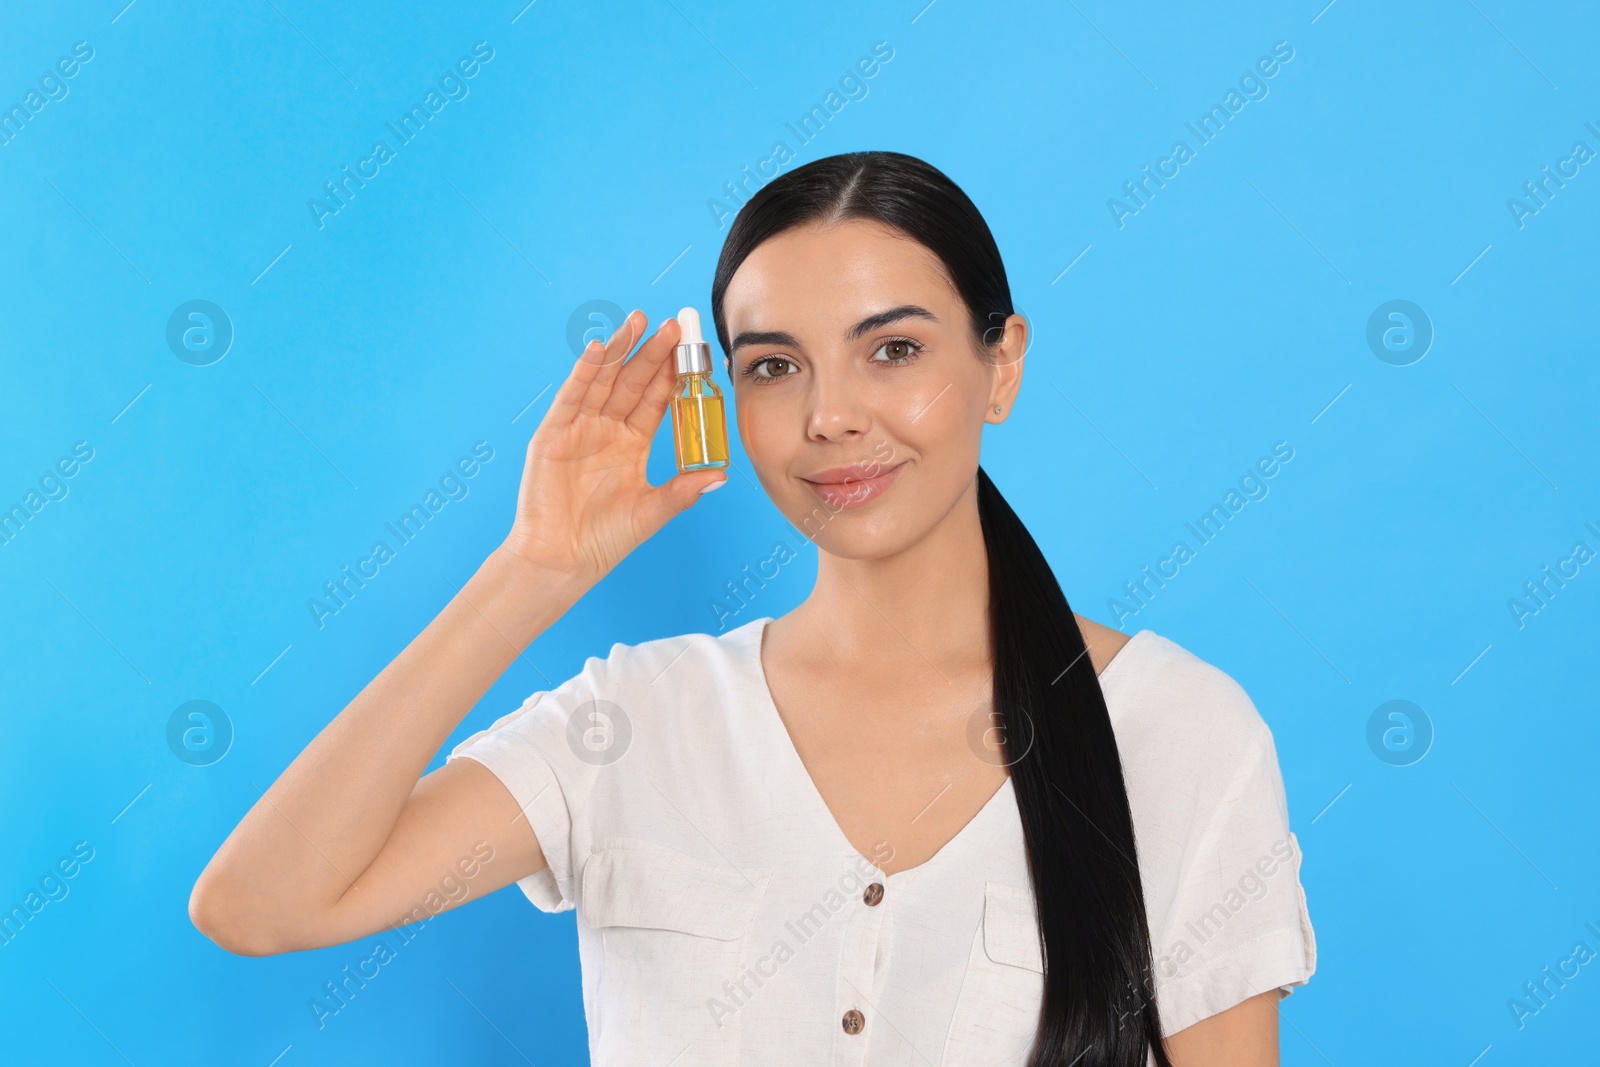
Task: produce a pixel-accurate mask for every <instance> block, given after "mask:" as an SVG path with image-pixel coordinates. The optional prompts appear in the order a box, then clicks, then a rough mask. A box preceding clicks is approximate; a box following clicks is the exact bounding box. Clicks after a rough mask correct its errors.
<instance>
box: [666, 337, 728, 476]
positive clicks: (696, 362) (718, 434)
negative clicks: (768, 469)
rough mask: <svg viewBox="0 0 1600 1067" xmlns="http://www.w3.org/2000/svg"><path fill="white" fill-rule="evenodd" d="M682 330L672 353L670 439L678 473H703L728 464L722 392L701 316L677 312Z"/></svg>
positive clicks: (726, 425)
mask: <svg viewBox="0 0 1600 1067" xmlns="http://www.w3.org/2000/svg"><path fill="white" fill-rule="evenodd" d="M678 326H679V328H680V330H681V331H682V334H681V336H680V337H679V339H678V347H677V349H676V350H675V352H676V359H677V370H678V384H677V387H676V389H675V390H674V392H673V396H672V438H673V440H674V442H676V444H677V449H678V470H679V471H680V472H683V473H685V474H687V473H688V472H689V471H699V470H706V469H708V468H713V467H726V466H727V465H728V420H727V417H726V416H725V415H724V414H723V408H722V390H721V389H719V388H717V383H716V382H714V381H712V380H711V346H710V345H708V344H706V341H705V337H704V335H703V334H701V332H700V313H699V312H698V311H696V310H695V309H694V308H684V309H683V310H682V311H680V312H678Z"/></svg>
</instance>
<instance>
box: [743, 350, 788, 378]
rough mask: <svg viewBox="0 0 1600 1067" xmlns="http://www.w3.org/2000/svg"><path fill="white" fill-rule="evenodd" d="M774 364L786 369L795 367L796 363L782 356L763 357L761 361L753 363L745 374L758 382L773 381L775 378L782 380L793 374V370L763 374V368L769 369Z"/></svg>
mask: <svg viewBox="0 0 1600 1067" xmlns="http://www.w3.org/2000/svg"><path fill="white" fill-rule="evenodd" d="M774 363H776V364H778V365H779V366H781V367H785V368H788V367H793V366H794V362H793V361H792V360H788V359H785V358H783V357H782V356H763V357H762V358H761V359H758V360H756V361H755V362H753V363H751V364H750V366H749V367H748V368H747V369H746V370H745V374H746V375H747V376H749V377H751V378H754V379H756V380H757V381H771V380H773V379H774V378H782V377H785V376H786V375H789V374H792V373H793V371H791V370H782V371H780V372H778V373H776V374H773V373H762V368H763V367H768V366H769V365H770V364H774Z"/></svg>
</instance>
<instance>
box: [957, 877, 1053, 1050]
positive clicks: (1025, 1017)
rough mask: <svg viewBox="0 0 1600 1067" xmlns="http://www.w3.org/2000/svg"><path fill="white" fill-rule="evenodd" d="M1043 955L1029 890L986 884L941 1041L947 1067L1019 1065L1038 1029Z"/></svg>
mask: <svg viewBox="0 0 1600 1067" xmlns="http://www.w3.org/2000/svg"><path fill="white" fill-rule="evenodd" d="M1043 994H1044V955H1043V952H1042V950H1041V948H1040V945H1039V927H1038V919H1037V913H1036V912H1035V910H1034V902H1033V890H1032V889H1031V888H1028V887H1024V886H1013V885H1007V884H1006V883H1004V882H985V883H984V890H983V919H982V921H981V922H980V923H979V924H978V930H977V933H975V934H974V935H973V938H972V949H971V952H970V953H969V954H968V957H967V973H966V977H965V978H963V979H962V982H961V992H960V994H959V995H958V997H957V999H956V1010H955V1015H954V1016H953V1017H952V1018H951V1020H950V1033H949V1034H948V1036H947V1038H946V1041H945V1052H944V1061H943V1062H944V1064H945V1065H946V1067H981V1065H988V1064H995V1065H999V1064H1018V1063H1023V1062H1025V1061H1026V1060H1027V1058H1028V1052H1029V1051H1030V1050H1031V1049H1032V1048H1033V1042H1034V1035H1035V1033H1036V1031H1037V1030H1038V1027H1039V1005H1040V1002H1041V999H1042V997H1043Z"/></svg>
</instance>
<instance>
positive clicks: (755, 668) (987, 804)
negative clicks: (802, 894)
mask: <svg viewBox="0 0 1600 1067" xmlns="http://www.w3.org/2000/svg"><path fill="white" fill-rule="evenodd" d="M772 622H773V619H772V617H771V616H766V617H763V618H760V619H755V620H752V621H751V622H750V623H749V624H748V625H749V630H750V634H749V639H748V640H747V642H746V651H747V656H748V659H747V660H746V664H747V666H748V667H749V670H750V675H751V677H752V679H753V680H754V686H753V688H754V689H755V691H756V693H757V694H758V695H759V696H760V697H761V702H762V704H763V707H762V709H761V711H762V714H764V715H765V716H766V717H767V718H768V720H769V721H770V722H771V723H772V725H773V727H774V728H775V729H776V732H777V734H778V737H779V741H780V744H779V746H778V747H779V748H780V749H782V750H783V751H784V752H785V753H786V755H785V756H783V757H782V758H783V759H785V760H786V761H787V762H788V763H789V764H790V767H791V770H790V774H791V775H792V776H794V777H796V778H797V779H798V780H799V781H800V783H801V786H800V788H801V790H802V791H803V792H804V793H806V795H807V797H808V801H807V802H808V803H810V804H812V805H813V806H814V807H816V808H817V809H819V810H820V811H821V813H822V818H823V819H824V820H825V821H826V822H827V824H828V826H829V827H830V828H831V830H832V834H833V836H834V837H835V838H836V839H837V841H838V842H839V843H841V844H842V845H843V847H844V849H845V851H847V852H848V853H849V854H850V855H851V856H853V857H855V858H857V859H860V860H861V861H863V862H865V863H869V864H871V865H872V869H873V871H874V874H875V877H876V878H878V879H880V880H882V881H883V882H884V883H885V884H887V883H889V882H891V881H896V880H900V881H904V879H905V878H906V877H909V876H910V875H913V874H915V873H917V872H919V871H922V870H924V869H925V868H927V867H929V866H931V865H932V864H933V863H934V862H935V861H937V860H938V859H939V858H940V857H942V856H946V855H948V854H949V853H952V852H954V851H956V849H957V848H958V847H959V845H960V843H961V842H962V841H963V840H964V839H965V838H966V837H967V836H969V835H970V834H972V833H974V832H976V831H975V830H974V827H976V826H977V825H978V824H979V823H980V822H982V821H984V819H986V818H988V817H989V815H990V814H991V812H992V811H993V810H994V809H995V808H997V807H999V806H1000V805H1001V804H1004V803H1006V802H1007V801H1010V802H1011V803H1012V804H1013V805H1014V804H1015V802H1016V798H1015V795H1014V792H1013V790H1014V786H1013V784H1012V781H1011V775H1010V773H1009V772H1008V773H1007V774H1006V778H1005V781H1004V782H1002V783H1000V788H998V789H996V790H995V791H994V792H993V793H991V794H990V795H989V799H988V800H986V801H984V804H983V806H982V807H981V808H979V809H978V811H977V813H976V814H974V815H973V816H972V818H970V819H968V820H967V822H966V824H965V825H964V826H962V827H961V829H959V830H957V831H956V832H955V834H954V835H953V836H952V837H951V838H950V839H949V840H948V841H946V842H945V843H944V844H943V845H940V846H939V848H938V849H937V850H935V852H934V853H933V855H931V856H929V857H928V858H927V859H925V860H923V861H922V862H921V863H918V864H916V865H915V866H912V867H906V868H904V869H903V870H898V871H895V872H894V873H893V874H889V873H887V872H885V871H884V869H883V868H882V867H880V866H878V865H877V864H876V863H874V862H873V861H872V860H871V859H870V858H868V857H866V856H863V855H861V851H860V850H859V849H857V848H856V846H855V844H854V843H853V842H852V841H851V840H850V835H848V834H846V833H845V832H844V827H843V826H840V825H839V819H838V817H837V816H836V815H834V813H833V809H832V808H830V807H829V806H828V801H827V799H826V798H824V797H823V795H822V790H820V789H818V788H817V781H816V779H815V778H813V777H812V776H811V770H810V768H808V767H807V766H806V761H805V760H804V759H802V758H801V756H800V749H799V748H798V747H797V746H796V745H795V743H794V735H793V734H791V733H790V732H789V724H788V723H786V722H784V721H783V715H782V714H781V713H780V712H779V711H778V702H777V700H776V698H774V697H773V695H772V685H771V683H770V682H769V681H768V680H767V668H766V665H765V664H764V663H763V662H762V661H761V647H762V644H763V643H764V639H765V637H766V634H767V627H768V626H769V625H770V624H771V623H772ZM1148 632H1149V631H1147V630H1140V631H1138V632H1137V633H1135V634H1134V635H1133V636H1132V637H1130V638H1129V639H1128V641H1127V642H1126V643H1125V644H1124V645H1123V646H1122V648H1121V649H1118V650H1117V654H1116V655H1115V656H1113V657H1111V662H1109V663H1107V664H1106V665H1105V669H1104V670H1102V671H1101V672H1100V674H1099V677H1100V678H1102V679H1103V678H1105V677H1106V675H1107V674H1109V673H1110V672H1111V669H1112V668H1113V667H1115V666H1116V665H1117V664H1118V663H1119V662H1121V661H1122V660H1124V659H1126V658H1127V657H1126V656H1125V655H1124V653H1125V652H1126V651H1127V649H1128V646H1129V645H1132V644H1133V642H1134V639H1135V638H1138V637H1139V636H1141V635H1142V634H1145V633H1148Z"/></svg>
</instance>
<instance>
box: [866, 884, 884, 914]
mask: <svg viewBox="0 0 1600 1067" xmlns="http://www.w3.org/2000/svg"><path fill="white" fill-rule="evenodd" d="M861 899H862V900H864V901H866V902H867V907H869V908H871V907H875V906H877V903H878V901H880V900H882V899H883V883H882V882H873V883H872V884H871V885H869V886H867V891H866V892H865V893H863V894H861Z"/></svg>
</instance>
